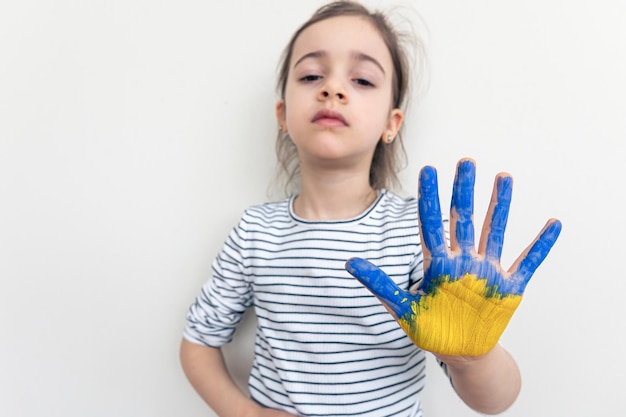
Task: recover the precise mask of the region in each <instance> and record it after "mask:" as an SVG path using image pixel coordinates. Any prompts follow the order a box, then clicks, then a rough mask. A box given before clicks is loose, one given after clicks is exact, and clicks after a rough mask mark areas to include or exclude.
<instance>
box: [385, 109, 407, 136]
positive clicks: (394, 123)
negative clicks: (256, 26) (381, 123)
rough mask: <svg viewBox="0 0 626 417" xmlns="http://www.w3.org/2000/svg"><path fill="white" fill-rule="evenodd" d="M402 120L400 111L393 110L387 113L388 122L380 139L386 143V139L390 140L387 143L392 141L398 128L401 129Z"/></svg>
mask: <svg viewBox="0 0 626 417" xmlns="http://www.w3.org/2000/svg"><path fill="white" fill-rule="evenodd" d="M403 120H404V113H402V110H400V109H393V110H391V113H389V121H388V122H387V127H386V128H385V131H384V132H383V135H382V138H383V141H386V140H387V138H391V140H390V141H389V142H388V143H391V142H392V141H393V139H395V137H396V136H397V135H398V132H399V131H400V128H401V127H402V121H403Z"/></svg>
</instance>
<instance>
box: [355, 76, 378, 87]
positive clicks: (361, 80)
mask: <svg viewBox="0 0 626 417" xmlns="http://www.w3.org/2000/svg"><path fill="white" fill-rule="evenodd" d="M353 81H354V82H355V83H357V84H358V85H360V86H363V87H375V85H374V84H372V83H371V82H369V81H368V80H366V79H365V78H355V79H354V80H353Z"/></svg>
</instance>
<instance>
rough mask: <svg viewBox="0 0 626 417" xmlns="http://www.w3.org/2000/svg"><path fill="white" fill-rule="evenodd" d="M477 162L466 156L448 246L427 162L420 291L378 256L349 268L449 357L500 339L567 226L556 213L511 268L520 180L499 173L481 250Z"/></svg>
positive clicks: (417, 337) (421, 196)
mask: <svg viewBox="0 0 626 417" xmlns="http://www.w3.org/2000/svg"><path fill="white" fill-rule="evenodd" d="M475 177H476V164H475V163H474V161H473V160H471V159H464V160H461V161H459V163H458V165H457V173H456V177H455V179H454V188H453V193H452V204H451V209H450V246H449V247H448V244H447V240H446V237H445V232H444V228H443V222H442V217H441V207H440V203H439V194H438V186H437V172H436V170H435V169H434V168H433V167H425V168H423V169H422V171H421V172H420V178H419V185H418V189H419V192H418V217H419V225H420V238H421V242H422V250H423V254H424V279H423V280H422V282H421V284H420V286H419V288H418V289H417V291H416V292H415V293H411V292H408V291H404V290H402V289H400V288H399V287H398V286H397V285H396V284H395V283H394V282H393V281H392V280H391V279H390V278H389V277H388V276H387V275H386V274H385V273H384V272H383V271H382V270H380V269H379V268H378V267H376V266H375V265H373V264H371V263H370V262H368V261H366V260H364V259H360V258H352V259H349V260H348V261H347V262H346V269H347V270H348V272H350V274H352V275H353V276H354V277H356V278H357V279H358V280H359V281H360V282H361V283H362V284H363V285H365V286H366V287H367V288H368V289H369V290H370V291H371V292H372V293H373V294H374V295H376V296H377V297H378V299H379V300H380V301H381V302H382V303H383V304H384V305H385V307H386V308H387V309H388V310H389V311H390V313H391V314H392V315H393V316H394V317H395V319H396V320H397V321H398V323H399V324H400V326H402V328H403V329H404V331H405V332H406V333H407V335H408V336H409V337H410V338H411V339H412V340H413V342H414V343H415V344H416V345H417V346H419V347H421V348H422V349H424V350H428V351H431V352H433V353H436V354H441V355H455V356H456V355H462V356H478V355H482V354H484V353H487V352H489V351H490V350H491V349H492V348H493V347H494V346H495V345H496V344H497V343H498V340H499V339H500V336H501V335H502V332H503V331H504V329H505V328H506V326H507V324H508V323H509V321H510V319H511V317H512V316H513V313H514V312H515V310H516V309H517V307H518V305H519V303H520V302H521V299H522V295H523V293H524V289H525V288H526V285H527V284H528V281H529V280H530V278H531V277H532V275H533V273H534V272H535V270H536V269H537V267H538V266H539V265H540V264H541V262H542V261H543V260H544V259H545V257H546V256H547V255H548V252H549V251H550V249H551V248H552V245H554V243H555V241H556V239H557V238H558V236H559V233H560V231H561V223H560V222H559V221H558V220H556V219H550V220H549V221H548V222H547V224H546V225H545V226H544V228H543V229H542V230H541V232H540V233H539V235H538V236H537V237H536V238H535V240H534V241H533V242H532V243H531V244H530V245H529V246H528V248H527V249H526V250H525V251H524V252H523V253H522V254H521V255H520V256H519V257H518V258H517V260H516V261H515V262H514V263H513V265H512V266H511V267H510V268H509V269H508V270H507V271H505V270H504V269H503V268H502V266H501V265H500V255H501V253H502V244H503V241H504V230H505V227H506V223H507V218H508V213H509V206H510V203H511V192H512V186H513V179H512V178H511V176H510V175H508V174H499V175H497V176H496V180H495V184H494V188H493V193H492V197H491V203H490V205H489V209H488V211H487V217H486V219H485V224H484V226H483V229H482V234H481V238H480V243H479V246H478V250H476V249H475V245H474V222H473V214H474V201H473V200H474V181H475Z"/></svg>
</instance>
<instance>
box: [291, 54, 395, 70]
mask: <svg viewBox="0 0 626 417" xmlns="http://www.w3.org/2000/svg"><path fill="white" fill-rule="evenodd" d="M327 56H328V52H326V51H313V52H309V53H308V54H304V55H303V56H302V57H300V59H298V60H297V61H296V63H295V64H293V66H294V68H295V67H296V66H298V64H299V63H301V62H302V61H304V60H305V59H309V58H313V59H320V58H325V57H327ZM350 58H352V59H353V60H355V61H362V62H371V63H372V64H374V65H376V66H377V67H378V68H379V69H380V70H381V71H382V73H383V74H385V70H384V69H383V66H382V65H381V64H380V62H378V61H377V60H376V59H375V58H374V57H372V56H370V55H367V54H364V53H362V52H352V53H351V54H350Z"/></svg>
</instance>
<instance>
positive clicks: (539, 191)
mask: <svg viewBox="0 0 626 417" xmlns="http://www.w3.org/2000/svg"><path fill="white" fill-rule="evenodd" d="M322 3H323V2H322V1H319V0H316V1H308V2H294V1H288V0H273V1H268V2H257V1H252V0H237V1H230V2H226V1H223V2H215V1H206V0H205V1H167V0H166V1H160V2H154V1H148V0H123V1H122V0H117V1H89V2H81V1H71V0H58V1H55V2H47V1H43V0H25V1H20V2H17V1H16V2H9V1H5V2H2V4H1V5H0V415H3V416H13V417H21V416H35V415H51V416H64V417H79V416H80V417H83V416H118V417H123V416H128V417H131V416H132V417H138V416H150V417H153V416H156V417H159V416H180V415H185V416H207V415H212V414H211V413H210V412H209V411H208V409H207V408H206V406H204V404H202V402H201V401H200V400H199V399H198V397H197V396H196V395H195V394H194V393H193V392H192V390H191V388H190V387H189V385H188V383H187V381H186V380H185V379H184V377H183V375H182V372H181V370H180V367H179V364H178V357H177V349H178V343H179V340H180V335H181V330H182V327H183V324H184V316H185V312H186V310H187V307H188V305H189V304H190V303H191V302H192V301H193V298H194V297H195V295H196V293H197V291H198V290H199V287H200V285H202V283H203V282H204V281H205V280H206V279H207V277H208V274H209V269H210V263H211V261H212V258H213V257H214V256H215V254H216V252H217V251H218V250H219V248H220V246H221V244H222V242H223V240H224V238H225V237H226V234H227V233H228V231H229V230H230V228H231V227H232V226H233V225H234V224H235V222H236V221H237V219H238V218H239V215H240V214H241V212H242V211H243V209H244V208H245V207H246V206H248V205H249V204H252V203H257V202H262V201H265V200H266V198H267V197H266V195H267V194H266V191H267V186H268V184H269V181H270V179H271V175H272V173H273V164H274V157H273V136H274V130H275V121H274V119H273V106H274V101H275V94H274V90H273V86H274V78H275V69H276V63H277V61H278V58H279V54H280V51H281V49H282V47H283V45H284V44H285V43H286V41H287V39H288V37H289V36H290V34H291V32H292V31H293V30H294V29H295V28H296V27H297V26H298V25H299V24H300V23H301V22H302V21H303V20H305V19H306V18H307V17H308V16H309V15H310V13H312V12H313V10H314V9H315V8H317V7H318V6H319V5H321V4H322ZM383 3H384V5H388V4H391V3H392V2H391V1H385V2H383V1H377V2H375V1H370V2H368V4H370V5H379V4H383ZM393 4H404V5H411V7H413V10H416V11H418V12H419V14H420V15H421V17H422V18H423V21H424V22H425V23H426V24H427V26H428V30H425V29H420V30H419V31H420V32H421V33H422V34H423V35H424V36H425V37H426V39H427V49H428V52H429V55H430V60H429V62H430V67H431V69H430V89H429V90H428V91H427V93H426V94H425V95H424V96H423V97H422V98H421V100H420V101H419V102H414V105H413V107H412V110H411V112H410V114H409V117H408V126H407V127H408V130H407V137H408V138H409V140H408V143H407V147H408V151H409V155H410V158H411V163H410V166H409V167H408V169H407V170H406V171H405V173H404V177H403V178H404V183H405V185H406V188H405V190H406V193H407V194H414V193H415V191H414V190H415V183H416V181H415V178H416V174H417V170H418V169H419V167H421V166H422V165H424V164H427V163H428V164H433V165H435V166H437V167H438V168H439V173H440V183H441V184H443V186H442V190H441V194H442V198H443V199H444V206H445V205H447V203H445V201H448V199H449V196H450V190H449V188H450V185H451V179H452V175H453V170H454V165H455V163H456V161H457V159H458V158H459V157H461V156H472V157H474V158H475V159H476V160H477V162H478V179H477V197H476V201H477V204H478V205H477V216H476V217H477V219H482V216H483V215H484V210H485V209H486V203H487V199H488V194H489V193H490V191H491V185H492V179H493V176H494V175H495V174H496V173H497V172H498V171H502V170H507V171H509V172H511V173H512V174H513V175H514V177H515V179H516V188H515V193H514V201H513V206H512V210H511V214H510V226H509V228H508V235H507V241H506V244H505V249H504V251H505V253H504V258H505V261H506V262H507V263H509V262H512V260H513V259H514V258H515V257H516V255H517V254H518V253H519V252H520V251H521V250H522V249H523V248H524V247H525V246H526V244H527V243H528V242H529V241H530V240H531V239H532V238H533V237H534V235H535V233H536V232H537V231H538V230H539V229H540V227H541V226H542V225H543V224H544V222H545V220H546V219H547V218H548V217H551V216H554V217H558V218H560V219H561V220H562V221H563V224H564V229H563V233H562V235H561V238H560V239H559V241H558V243H557V245H556V247H555V248H554V249H553V252H552V253H551V254H550V256H549V257H548V259H547V261H546V263H545V264H544V265H542V266H541V268H540V269H539V270H538V272H537V273H536V274H535V277H534V278H533V281H532V282H531V284H530V286H529V287H528V290H527V293H526V297H525V299H524V302H523V304H522V306H521V307H520V309H519V310H518V312H517V314H516V315H515V316H514V318H513V320H512V322H511V324H510V326H509V328H508V329H507V331H506V332H505V334H504V336H503V340H502V342H503V344H504V345H505V346H506V347H507V348H508V349H509V350H510V351H511V352H512V353H513V354H514V355H515V357H516V358H517V360H518V362H519V364H520V366H521V368H522V372H523V377H524V387H523V391H522V394H521V396H520V398H519V400H518V402H517V403H516V404H515V405H514V406H513V407H512V408H511V409H510V410H509V411H508V412H506V413H505V415H506V416H534V417H548V416H550V417H553V416H570V417H571V416H589V415H594V416H623V415H625V413H626V406H625V405H624V404H623V398H621V392H622V389H623V385H624V384H623V378H624V375H625V374H626V361H625V359H624V354H623V352H624V351H625V350H626V342H625V341H624V336H623V323H622V321H623V319H624V317H625V313H626V308H625V307H624V303H623V298H624V297H623V294H624V293H625V292H626V280H625V279H624V276H623V275H624V274H623V272H622V269H623V258H624V255H623V252H624V247H623V244H624V236H626V226H625V221H624V214H623V212H622V211H623V208H624V206H625V203H626V198H625V197H624V193H625V191H624V190H625V187H624V180H625V177H626V175H625V174H624V166H625V164H626V156H625V154H626V152H625V149H624V148H625V146H624V145H625V142H626V77H625V76H624V74H626V25H625V24H624V19H625V16H626V3H625V2H623V1H621V0H604V1H597V2H591V1H582V0H574V1H557V0H527V1H525V2H518V1H516V2H513V1H496V0H491V1H472V2H466V1H461V0H456V1H453V0H445V1H442V0H437V1H435V0H430V1H425V0H424V1H409V0H406V1H400V0H398V1H396V2H393ZM409 16H410V17H411V18H412V19H415V20H416V21H417V20H418V19H417V15H416V14H411V13H409ZM225 197H227V198H228V200H227V201H224V198H225ZM253 319H254V318H253V317H251V316H248V318H247V320H246V323H245V326H244V328H243V329H242V331H240V332H239V333H238V337H237V340H236V342H235V343H234V344H233V345H231V346H229V347H228V352H227V354H228V357H229V358H230V363H231V366H232V367H233V370H234V372H235V373H236V374H237V375H238V378H239V380H240V381H241V382H242V383H243V384H245V373H246V372H247V369H246V367H247V366H249V361H250V352H251V346H250V343H251V341H252V328H253V327H254V320H253ZM233 358H236V359H237V360H236V361H235V360H233ZM242 358H243V359H242ZM431 363H432V361H431ZM423 398H424V407H425V409H426V412H427V415H428V416H430V417H437V416H439V417H442V416H450V415H455V416H459V417H464V416H475V415H476V413H473V412H472V411H469V410H468V409H467V408H466V407H465V406H464V405H462V404H461V403H460V401H459V400H458V399H456V397H454V394H453V393H452V391H451V389H450V387H449V385H448V384H447V382H446V381H445V380H444V379H443V376H442V375H441V373H440V372H439V371H438V370H436V369H434V368H433V369H431V372H430V375H429V384H428V387H427V389H426V392H425V393H424V395H423Z"/></svg>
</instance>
